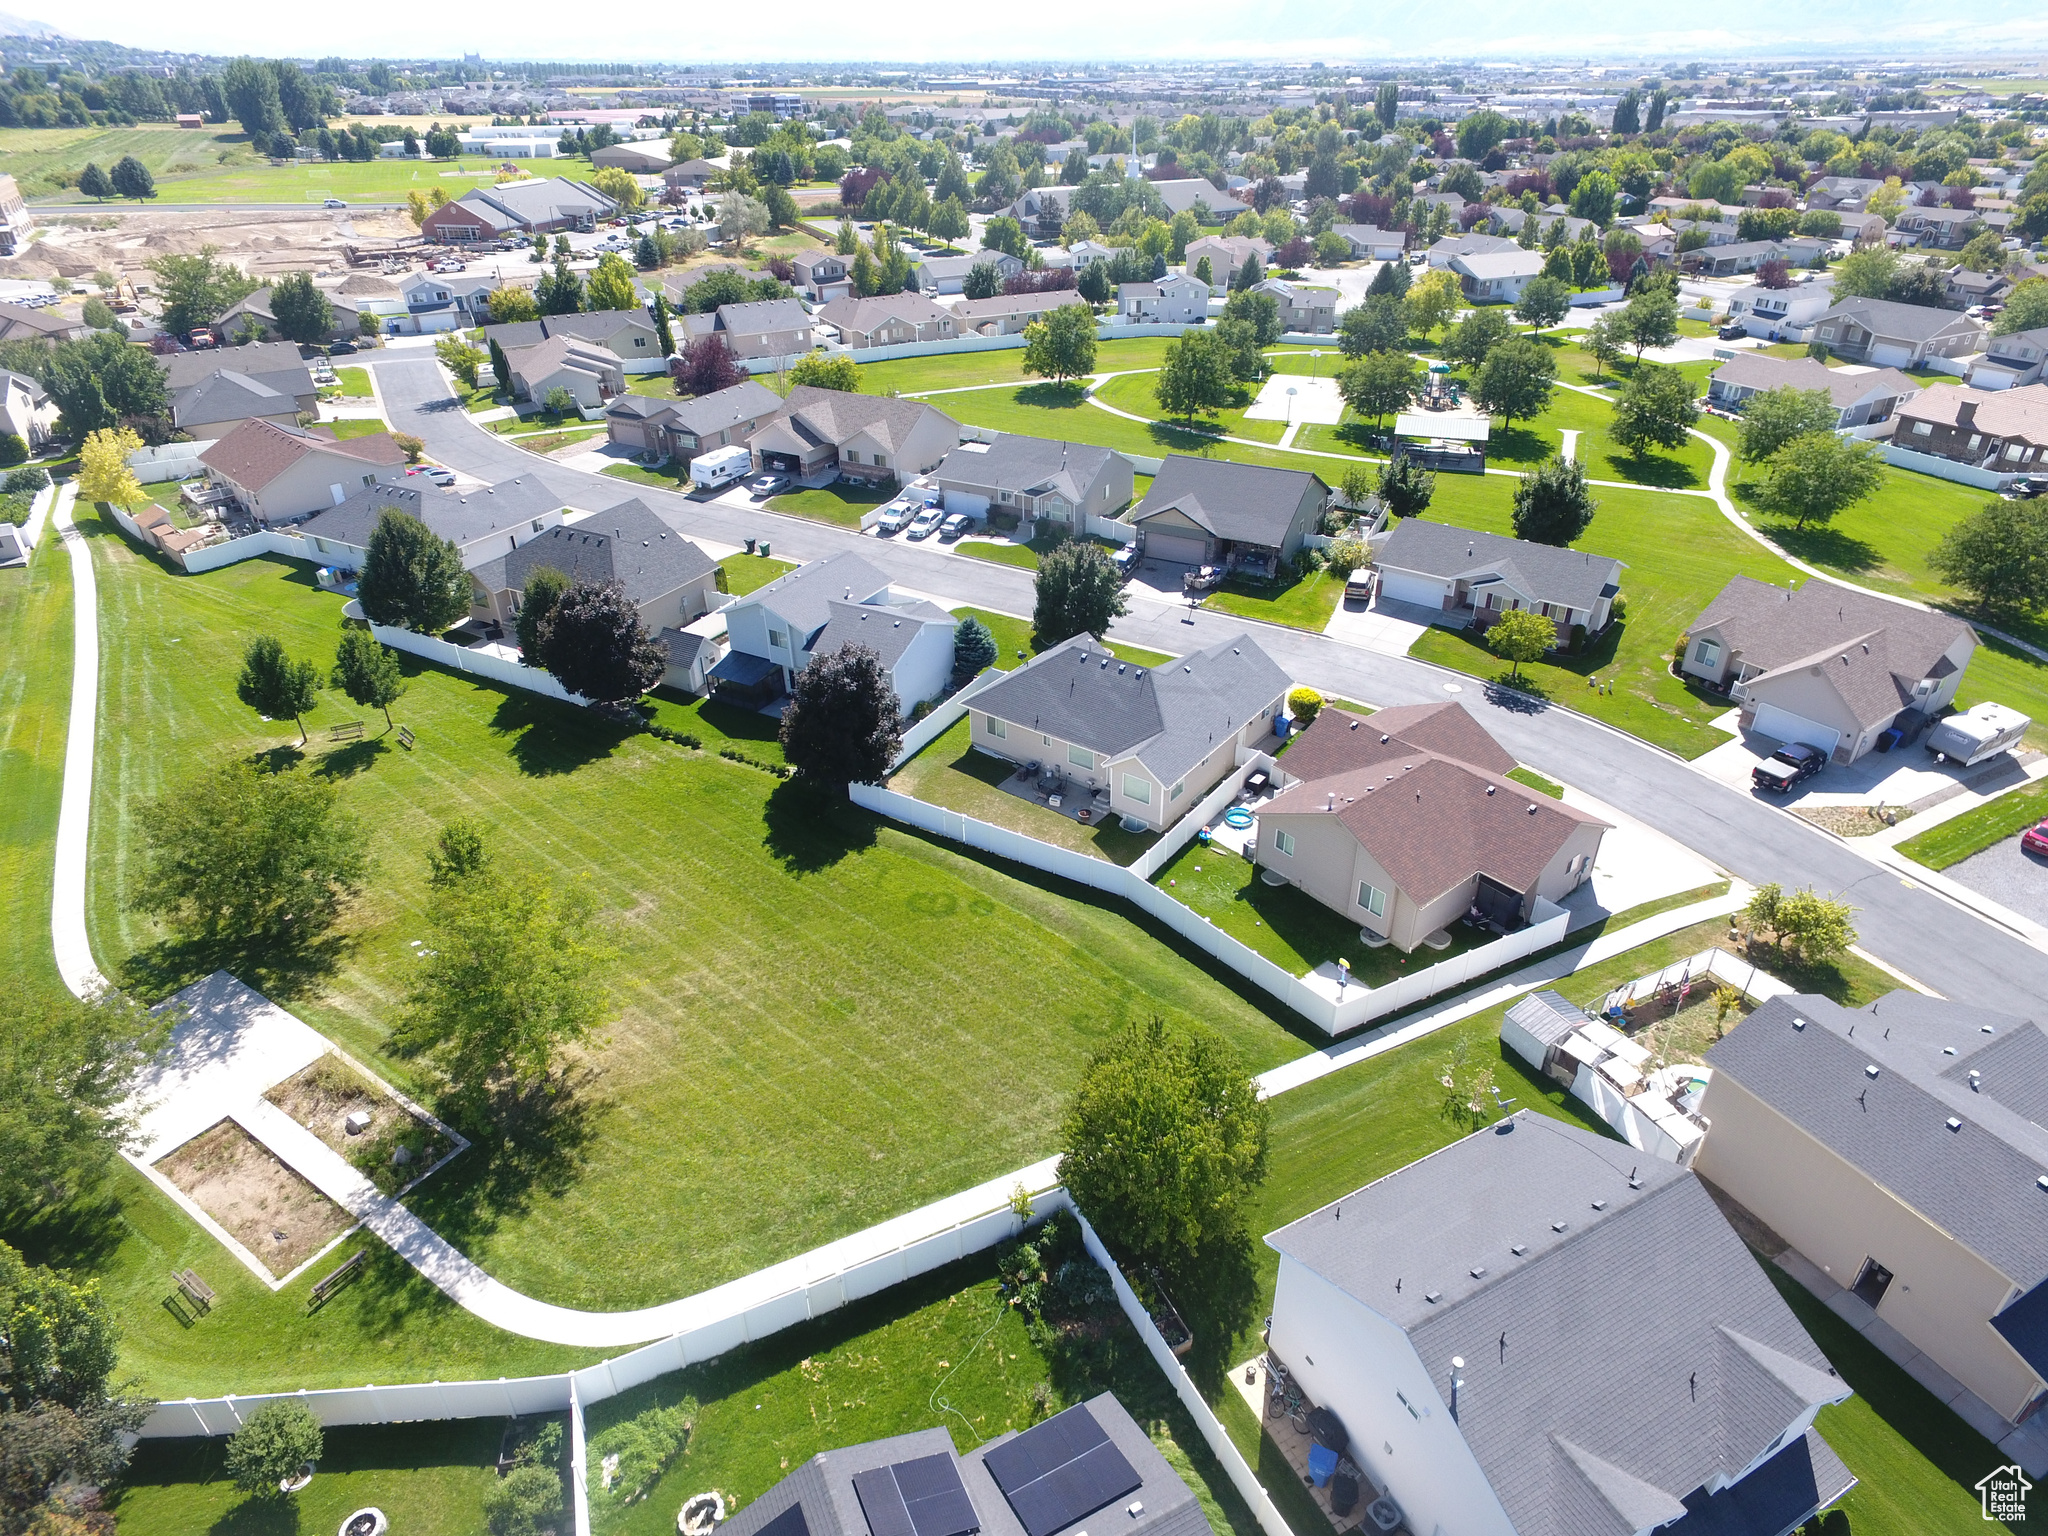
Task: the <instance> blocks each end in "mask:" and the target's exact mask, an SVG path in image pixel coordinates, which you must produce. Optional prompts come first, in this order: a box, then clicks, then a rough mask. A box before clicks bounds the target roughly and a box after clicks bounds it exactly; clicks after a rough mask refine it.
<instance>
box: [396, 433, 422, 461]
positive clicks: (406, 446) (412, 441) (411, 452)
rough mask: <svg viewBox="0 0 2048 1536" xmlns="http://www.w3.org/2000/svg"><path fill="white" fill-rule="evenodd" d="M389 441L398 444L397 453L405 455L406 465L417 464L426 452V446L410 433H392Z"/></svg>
mask: <svg viewBox="0 0 2048 1536" xmlns="http://www.w3.org/2000/svg"><path fill="white" fill-rule="evenodd" d="M391 441H392V442H394V443H396V444H398V448H399V451H400V452H401V453H403V454H404V455H405V462H406V463H408V464H417V463H419V461H420V455H421V454H423V453H425V452H426V451H427V445H426V444H425V443H423V442H422V441H420V439H418V438H416V437H414V436H413V435H412V434H411V433H410V432H394V433H392V434H391Z"/></svg>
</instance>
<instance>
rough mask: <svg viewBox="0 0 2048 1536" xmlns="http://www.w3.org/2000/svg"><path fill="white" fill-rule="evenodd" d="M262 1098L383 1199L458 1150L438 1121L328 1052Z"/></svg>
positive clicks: (452, 1139)
mask: <svg viewBox="0 0 2048 1536" xmlns="http://www.w3.org/2000/svg"><path fill="white" fill-rule="evenodd" d="M263 1096H264V1097H265V1098H266V1099H268V1100H269V1101H270V1102H271V1103H273V1104H275V1105H276V1106H277V1107H278V1108H279V1109H281V1110H283V1111H284V1112H285V1113H286V1114H288V1115H290V1116H291V1117H292V1118H293V1119H294V1120H296V1121H298V1122H299V1124H301V1125H303V1126H304V1127H305V1128H306V1129H307V1130H309V1131H311V1132H312V1133H313V1134H314V1135H315V1136H317V1137H319V1138H320V1139H321V1140H322V1141H324V1142H325V1143H326V1144H327V1145H328V1146H329V1147H331V1148H332V1149H333V1150H334V1151H336V1152H338V1153H339V1154H341V1156H342V1157H343V1158H345V1159H346V1160H347V1161H348V1163H349V1165H350V1166H351V1167H353V1168H354V1169H355V1170H356V1171H357V1172H359V1173H361V1174H362V1175H363V1176H364V1177H365V1178H367V1179H369V1180H370V1182H371V1183H373V1184H375V1185H376V1186H377V1188H378V1189H379V1190H380V1191H381V1192H382V1193H384V1194H387V1195H395V1194H398V1193H400V1192H401V1191H402V1190H404V1189H405V1188H406V1187H407V1186H408V1185H410V1184H412V1183H414V1182H416V1181H417V1180H418V1179H419V1178H420V1177H421V1176H422V1175H424V1174H425V1173H426V1172H427V1171H428V1170H430V1169H432V1168H434V1167H435V1166H437V1165H438V1164H439V1163H440V1162H441V1161H442V1159H444V1158H446V1157H448V1156H449V1155H450V1154H451V1153H453V1152H456V1151H458V1150H459V1149H460V1147H461V1145H462V1143H461V1142H460V1141H459V1140H458V1139H457V1138H456V1137H455V1136H454V1135H453V1134H452V1133H451V1132H450V1131H449V1130H448V1128H447V1127H446V1126H445V1125H443V1124H441V1122H440V1121H438V1120H436V1119H434V1118H433V1117H432V1116H431V1115H429V1114H427V1113H426V1111H424V1110H422V1109H420V1108H418V1107H417V1106H416V1105H412V1104H409V1103H407V1102H406V1101H405V1100H403V1099H401V1098H400V1097H399V1096H398V1095H397V1094H395V1093H393V1092H392V1091H391V1090H390V1089H389V1088H386V1087H385V1086H384V1085H383V1084H381V1083H379V1082H377V1081H376V1080H375V1079H374V1078H372V1077H370V1076H369V1075H368V1074H367V1073H365V1072H362V1071H360V1070H358V1069H357V1067H356V1066H355V1064H354V1063H353V1062H350V1061H348V1060H346V1059H344V1058H343V1057H341V1056H338V1055H336V1054H334V1053H332V1052H329V1053H328V1054H327V1055H324V1056H322V1057H321V1058H320V1059H319V1060H318V1061H316V1062H314V1063H313V1064H312V1065H311V1066H309V1067H306V1068H304V1069H303V1070H301V1071H300V1072H297V1073H295V1074H294V1075H293V1076H291V1077H289V1078H287V1079H286V1080H285V1081H284V1082H281V1083H279V1084H278V1085H277V1086H276V1087H274V1088H272V1089H271V1090H270V1091H269V1092H268V1093H266V1094H264V1095H263Z"/></svg>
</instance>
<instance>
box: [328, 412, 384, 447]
mask: <svg viewBox="0 0 2048 1536" xmlns="http://www.w3.org/2000/svg"><path fill="white" fill-rule="evenodd" d="M322 425H323V426H325V427H326V428H327V430H328V431H330V432H332V433H333V434H334V435H335V436H336V437H337V438H339V439H340V440H342V441H343V442H346V441H347V440H348V439H349V438H352V437H372V436H375V435H376V434H377V433H379V432H389V431H390V430H391V428H390V427H389V426H387V425H386V424H385V423H384V422H383V421H382V420H380V419H378V418H377V417H374V416H344V417H342V418H341V419H340V420H339V421H329V422H323V423H322Z"/></svg>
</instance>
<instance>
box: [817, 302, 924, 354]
mask: <svg viewBox="0 0 2048 1536" xmlns="http://www.w3.org/2000/svg"><path fill="white" fill-rule="evenodd" d="M818 319H819V320H821V321H823V322H824V323H825V324H827V325H829V326H831V327H833V329H835V330H837V331H838V332H839V339H840V340H841V341H842V342H844V343H845V344H846V345H847V346H849V347H851V348H852V349H853V350H854V351H856V352H858V351H861V350H863V349H865V348H868V347H896V346H903V345H906V344H907V343H910V342H914V341H950V340H951V339H952V338H953V337H954V336H955V335H957V334H958V332H957V331H956V330H955V328H954V321H953V312H952V311H951V310H947V309H941V308H939V306H938V305H936V304H934V303H933V302H932V301H931V300H930V299H928V298H926V297H925V296H924V295H923V294H921V293H908V292H906V293H892V294H889V295H888V296H887V297H886V298H871V299H857V298H855V297H853V296H852V295H851V294H848V295H846V296H845V297H843V298H837V299H834V300H833V301H832V302H831V303H829V304H827V305H826V306H825V307H824V308H823V309H821V310H819V311H818Z"/></svg>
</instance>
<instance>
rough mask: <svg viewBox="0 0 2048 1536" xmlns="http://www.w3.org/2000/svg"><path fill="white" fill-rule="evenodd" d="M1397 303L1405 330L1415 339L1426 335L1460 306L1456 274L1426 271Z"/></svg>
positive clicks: (1462, 302)
mask: <svg viewBox="0 0 2048 1536" xmlns="http://www.w3.org/2000/svg"><path fill="white" fill-rule="evenodd" d="M1368 302H1370V301H1368ZM1401 302H1402V304H1403V305H1404V306H1405V307H1406V311H1407V317H1408V328H1409V329H1410V330H1412V331H1413V332H1414V333H1415V334H1416V335H1418V336H1430V335H1434V334H1435V332H1436V330H1437V328H1438V327H1439V326H1442V325H1445V324H1447V323H1448V322H1449V321H1450V318H1451V316H1452V315H1454V314H1456V313H1457V312H1458V311H1459V310H1460V309H1461V308H1463V307H1464V303H1465V295H1464V293H1463V292H1462V291H1461V290H1460V288H1459V287H1458V278H1457V274H1456V273H1453V272H1441V271H1439V272H1428V273H1425V274H1423V276H1422V277H1421V278H1419V279H1417V280H1416V281H1415V282H1414V283H1413V284H1411V285H1410V287H1409V289H1408V293H1407V295H1406V297H1405V298H1403V299H1402V301H1401Z"/></svg>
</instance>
